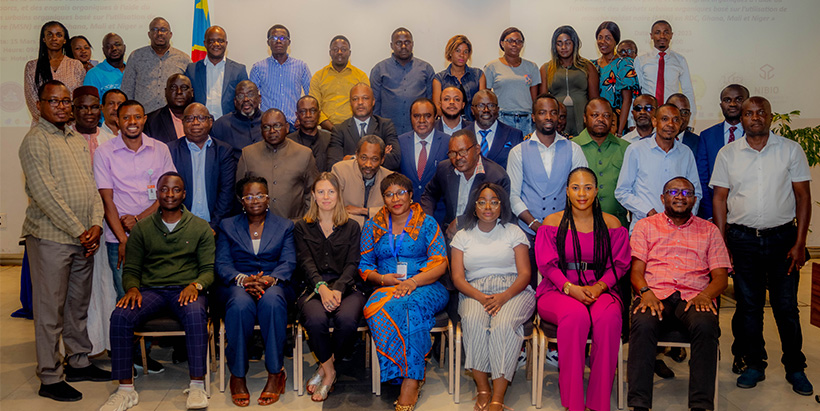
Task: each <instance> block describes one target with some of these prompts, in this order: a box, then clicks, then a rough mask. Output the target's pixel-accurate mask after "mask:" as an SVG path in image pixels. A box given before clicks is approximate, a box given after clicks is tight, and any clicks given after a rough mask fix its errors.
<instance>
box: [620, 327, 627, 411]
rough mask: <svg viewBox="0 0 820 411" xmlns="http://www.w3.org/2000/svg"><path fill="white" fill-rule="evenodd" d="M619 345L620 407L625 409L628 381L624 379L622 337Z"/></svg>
mask: <svg viewBox="0 0 820 411" xmlns="http://www.w3.org/2000/svg"><path fill="white" fill-rule="evenodd" d="M619 344H620V345H619V346H618V409H619V410H622V409H624V398H625V397H626V392H624V391H625V389H626V382H625V381H624V374H626V373H625V372H624V340H623V337H621V340H620V342H619Z"/></svg>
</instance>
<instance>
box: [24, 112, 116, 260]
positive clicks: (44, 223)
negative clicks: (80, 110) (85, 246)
mask: <svg viewBox="0 0 820 411" xmlns="http://www.w3.org/2000/svg"><path fill="white" fill-rule="evenodd" d="M19 156H20V165H21V166H22V167H23V175H24V176H25V180H26V194H27V195H28V197H29V204H28V207H27V208H26V219H25V221H23V233H22V236H23V237H25V236H29V235H31V236H34V237H37V238H39V239H42V240H48V241H54V242H56V243H60V244H73V245H80V240H79V238H78V237H79V236H80V235H81V234H82V233H83V232H85V231H86V230H88V229H89V228H91V227H92V226H95V225H98V226H102V221H103V205H102V199H101V198H100V195H99V193H98V192H97V184H96V183H95V182H94V173H93V172H92V171H91V161H90V160H89V158H88V156H89V154H88V144H87V143H86V141H85V139H84V138H83V137H82V136H80V134H78V133H77V132H76V131H74V130H72V129H71V128H69V127H66V128H65V130H60V129H58V128H57V127H56V126H55V125H54V124H51V123H49V122H48V121H46V120H40V122H38V123H37V125H35V126H34V127H32V128H31V130H29V132H28V133H27V134H26V136H25V137H24V138H23V142H22V143H21V144H20V151H19Z"/></svg>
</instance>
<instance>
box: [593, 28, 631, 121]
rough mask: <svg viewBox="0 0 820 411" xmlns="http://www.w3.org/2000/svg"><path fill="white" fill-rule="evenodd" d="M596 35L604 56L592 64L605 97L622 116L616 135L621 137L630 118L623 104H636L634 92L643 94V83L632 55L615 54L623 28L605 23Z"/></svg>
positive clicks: (627, 105) (620, 116) (602, 95)
mask: <svg viewBox="0 0 820 411" xmlns="http://www.w3.org/2000/svg"><path fill="white" fill-rule="evenodd" d="M595 38H596V39H597V43H598V50H599V51H600V52H601V57H600V58H599V59H597V60H592V64H594V65H595V68H596V69H598V73H599V76H598V77H599V79H600V82H601V97H603V98H605V99H607V101H609V104H611V105H612V110H613V111H615V116H616V117H617V118H618V124H617V127H616V130H617V133H615V134H617V135H618V137H621V136H622V135H623V132H624V129H625V128H626V122H627V119H629V109H627V110H621V107H631V106H632V97H633V93H640V90H641V86H640V84H638V75H637V73H635V67H634V65H633V64H634V63H633V60H632V58H631V57H618V55H617V54H616V53H615V48H616V47H618V43H619V42H620V41H621V29H620V28H618V25H617V24H615V23H613V22H611V21H605V22H603V23H601V25H600V26H598V30H596V31H595Z"/></svg>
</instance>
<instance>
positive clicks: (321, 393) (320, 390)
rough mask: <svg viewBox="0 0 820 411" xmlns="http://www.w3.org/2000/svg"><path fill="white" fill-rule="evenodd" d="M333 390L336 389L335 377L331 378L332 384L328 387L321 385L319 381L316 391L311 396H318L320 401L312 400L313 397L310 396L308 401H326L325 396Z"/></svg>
mask: <svg viewBox="0 0 820 411" xmlns="http://www.w3.org/2000/svg"><path fill="white" fill-rule="evenodd" d="M334 388H336V378H335V377H334V378H333V382H332V383H330V385H324V384H321V381H320V384H319V386H318V387H316V390H315V391H314V392H313V395H316V394H319V396H320V397H321V398H322V399H321V400H314V399H313V396H311V397H310V400H311V401H313V402H322V401H324V400H326V399H327V396H328V395H329V394H330V393H331V392H333V389H334Z"/></svg>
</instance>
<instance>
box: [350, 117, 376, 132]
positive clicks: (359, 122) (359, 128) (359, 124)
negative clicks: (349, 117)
mask: <svg viewBox="0 0 820 411" xmlns="http://www.w3.org/2000/svg"><path fill="white" fill-rule="evenodd" d="M371 118H373V117H372V116H371V117H368V118H367V120H365V121H362V120H359V119H358V118H356V117H353V121H355V122H356V132H357V133H359V134H360V135H359V137H364V134H362V124H364V129H365V130H367V128H368V127H370V119H371ZM365 134H367V133H366V132H365Z"/></svg>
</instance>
